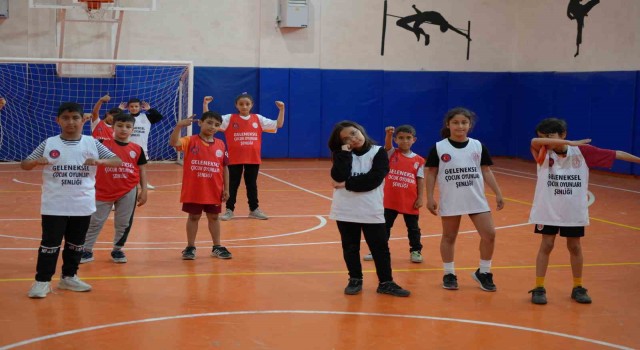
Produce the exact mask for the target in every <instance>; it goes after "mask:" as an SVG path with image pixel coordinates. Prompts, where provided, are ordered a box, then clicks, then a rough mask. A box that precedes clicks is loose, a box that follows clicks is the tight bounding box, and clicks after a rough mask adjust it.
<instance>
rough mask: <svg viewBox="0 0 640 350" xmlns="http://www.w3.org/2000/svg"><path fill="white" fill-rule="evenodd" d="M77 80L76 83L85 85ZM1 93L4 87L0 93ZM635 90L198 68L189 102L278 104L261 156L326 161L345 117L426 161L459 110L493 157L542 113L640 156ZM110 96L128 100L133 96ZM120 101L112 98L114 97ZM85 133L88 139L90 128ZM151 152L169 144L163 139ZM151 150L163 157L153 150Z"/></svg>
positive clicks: (485, 78)
mask: <svg viewBox="0 0 640 350" xmlns="http://www.w3.org/2000/svg"><path fill="white" fill-rule="evenodd" d="M16 69H20V68H18V67H17V66H16ZM123 75H126V74H123ZM81 80H83V79H78V78H75V80H73V81H74V82H75V83H78V84H83V82H82V81H81ZM54 83H55V84H54ZM85 83H86V82H85ZM56 84H57V85H56ZM60 84H63V83H62V81H61V80H60V79H58V78H55V79H54V81H52V84H46V85H44V86H42V87H44V88H46V89H49V91H50V94H54V95H55V94H58V95H60V94H62V95H64V94H65V91H67V90H68V89H65V88H64V86H62V85H60ZM94 84H95V83H94ZM124 85H127V84H124ZM2 86H3V82H2V81H0V90H3V89H4V88H2ZM638 86H640V72H637V71H621V72H616V71H613V72H583V73H555V72H542V73H527V72H504V73H503V72H500V73H491V72H408V71H382V70H329V69H293V68H292V69H288V68H231V67H196V69H195V86H194V95H193V104H194V113H196V114H201V113H202V99H203V97H204V96H206V95H212V96H214V101H213V103H212V104H211V105H210V106H209V107H210V109H211V110H214V111H218V112H221V113H233V112H234V111H235V107H234V99H235V97H236V96H237V95H238V94H240V93H242V92H248V93H250V94H251V95H253V96H254V98H255V107H254V109H253V111H254V112H255V113H260V114H262V115H264V116H266V117H268V118H272V119H275V118H276V116H277V114H278V109H277V108H276V106H275V104H274V101H276V100H282V101H284V102H285V104H286V116H285V125H284V128H282V129H280V130H279V131H278V133H277V134H265V135H264V137H263V140H264V141H263V148H262V154H263V157H264V158H326V157H329V151H328V149H327V146H326V141H327V137H328V135H329V133H330V131H331V129H332V126H333V125H334V124H335V123H336V122H338V121H340V120H343V119H351V120H355V121H357V122H358V123H361V124H362V125H363V126H364V127H365V128H366V129H367V131H368V133H369V134H370V136H371V137H373V138H374V139H375V140H377V141H378V142H379V143H382V142H383V141H384V127H385V126H387V125H395V126H398V125H400V124H411V125H413V126H415V127H416V130H417V134H418V141H417V142H416V144H415V145H414V151H415V152H416V153H418V154H421V155H423V156H424V155H426V154H427V153H428V151H429V149H430V148H431V147H432V145H433V144H434V143H435V142H436V141H438V140H439V139H440V137H439V132H440V129H441V127H442V117H443V115H444V113H445V112H446V111H447V110H448V109H449V108H452V107H455V106H465V107H468V108H470V109H472V110H473V111H475V112H476V113H477V115H478V123H477V125H476V126H475V128H474V130H473V131H472V133H471V136H472V137H474V138H478V139H479V140H481V141H482V142H483V143H484V144H485V145H486V146H487V147H488V148H489V150H490V152H491V154H492V155H496V156H512V157H518V158H523V159H531V155H530V153H529V140H530V139H531V137H533V136H534V129H535V125H536V124H537V123H538V122H539V121H540V120H541V119H542V118H545V117H548V116H556V117H559V118H563V119H565V120H567V122H568V124H569V133H568V138H569V139H583V138H591V139H593V142H592V143H593V145H595V146H598V147H603V148H610V149H616V150H623V151H627V152H630V153H633V154H640V123H638V122H637V121H638V120H640V110H639V108H638V101H639V100H640V89H638V88H637V87H638ZM37 88H39V87H34V89H37ZM169 88H170V87H169ZM4 90H7V89H4ZM7 91H8V90H7ZM0 92H2V91H0ZM102 93H103V92H102V91H96V92H95V93H93V95H91V96H83V98H84V100H83V101H79V102H81V103H83V104H84V107H85V109H86V111H87V112H88V111H89V109H90V108H91V106H92V104H93V102H94V101H95V100H97V99H98V98H99V97H100V96H101V94H102ZM114 93H115V94H116V95H117V94H120V95H122V96H128V95H129V94H130V93H131V92H127V91H120V92H114ZM58 95H56V96H57V97H56V98H54V99H53V100H56V101H57V100H60V101H62V100H74V97H73V96H58ZM116 95H113V94H112V96H113V97H114V98H115V100H116V101H118V100H120V99H118V98H119V97H118V96H116ZM122 96H121V97H122ZM145 98H149V97H145ZM30 103H32V104H33V106H31V107H29V106H10V107H12V108H22V107H24V108H25V110H24V111H23V114H24V115H30V116H31V118H33V119H41V122H39V123H38V126H37V127H38V128H39V129H42V128H44V129H46V130H47V131H48V132H47V134H49V135H54V134H56V133H58V132H59V129H58V127H57V125H56V124H55V123H54V122H53V120H52V118H51V115H53V114H55V106H45V105H43V103H45V102H43V101H40V102H39V101H35V100H34V101H30ZM174 118H175V116H173V115H167V118H165V120H163V123H173V120H175V119H174ZM3 119H4V120H3V122H2V125H3V130H2V131H3V132H4V135H5V137H4V140H3V141H2V144H1V146H2V147H0V159H9V158H7V154H14V153H16V152H14V151H15V149H16V147H18V148H20V149H19V152H17V153H19V156H20V157H25V156H26V155H28V154H29V152H30V151H31V150H32V149H33V148H35V146H37V143H39V141H41V140H32V144H30V143H29V142H24V143H19V144H16V143H13V144H9V143H10V140H9V139H8V138H7V137H6V136H8V135H12V134H20V133H24V127H25V126H24V125H18V124H16V123H13V122H12V121H11V120H8V119H7V118H3ZM45 121H46V122H45ZM172 127H173V126H172V125H166V128H169V129H170V128H172ZM86 128H87V130H86V133H88V125H87V126H86ZM169 129H168V130H169ZM195 131H196V132H197V127H196V130H195ZM39 134H43V133H39ZM151 136H152V137H153V136H154V135H153V134H152V135H151ZM220 137H222V134H220ZM156 147H169V146H168V145H167V144H166V143H165V142H161V143H159V144H158V146H156ZM22 148H24V149H22ZM156 151H161V150H152V152H151V153H153V152H156ZM9 152H12V153H9ZM152 155H153V154H152ZM16 160H18V159H16ZM613 171H615V172H619V173H624V174H635V175H640V166H637V165H633V164H631V163H626V162H617V163H616V164H615V166H614V168H613Z"/></svg>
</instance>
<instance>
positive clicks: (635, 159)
mask: <svg viewBox="0 0 640 350" xmlns="http://www.w3.org/2000/svg"><path fill="white" fill-rule="evenodd" d="M616 159H620V160H624V161H627V162H631V163H640V158H638V157H636V156H634V155H633V154H630V153H627V152H624V151H616Z"/></svg>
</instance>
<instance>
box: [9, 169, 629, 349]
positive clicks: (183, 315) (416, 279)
mask: <svg viewBox="0 0 640 350" xmlns="http://www.w3.org/2000/svg"><path fill="white" fill-rule="evenodd" d="M329 168H330V163H329V162H328V161H326V160H286V161H265V163H264V164H263V165H262V167H261V174H260V176H259V178H258V185H259V189H260V199H261V205H260V207H261V208H262V209H263V211H265V212H266V213H267V214H269V215H270V219H269V220H267V221H258V220H253V219H248V218H247V217H246V215H247V212H248V209H247V205H246V196H245V192H244V189H241V191H240V193H239V195H238V199H239V200H238V205H237V209H236V218H235V219H233V220H232V221H229V222H223V223H222V238H223V244H225V245H226V246H227V247H228V248H229V250H230V251H231V252H232V253H233V259H231V260H220V259H216V258H212V257H210V256H209V253H210V249H211V241H210V238H209V235H208V232H207V230H206V223H205V222H204V220H203V221H202V222H201V225H200V231H199V234H198V244H197V247H198V250H197V255H198V257H197V259H196V260H194V261H183V260H181V258H180V252H181V250H182V249H183V248H184V246H185V242H186V234H185V222H186V216H185V214H184V213H182V212H181V211H180V204H179V193H180V182H181V170H180V167H179V166H177V165H173V164H152V165H150V172H149V178H150V182H151V183H153V184H154V185H155V186H157V189H156V190H155V191H151V192H150V194H149V201H148V203H147V204H146V205H145V206H144V207H142V208H140V209H139V210H138V211H137V212H136V218H135V221H134V226H133V230H132V233H131V235H130V239H129V242H127V245H126V247H125V251H126V253H127V257H128V259H129V262H128V263H126V264H115V263H113V262H112V261H111V260H110V256H109V251H110V247H111V243H109V242H110V241H111V239H112V238H113V228H112V227H111V225H112V223H113V221H112V220H109V221H108V222H107V225H108V226H109V227H106V228H105V230H104V231H103V232H102V234H101V235H100V237H99V239H98V242H99V243H98V244H97V245H96V253H95V255H96V260H95V261H94V262H92V263H89V264H85V265H81V267H80V271H79V276H80V277H81V278H82V279H83V280H85V281H86V282H88V283H90V284H91V285H92V286H93V290H92V291H91V292H89V293H74V292H70V291H63V290H57V289H56V288H54V293H52V294H49V296H47V297H46V298H45V299H39V300H34V299H29V298H28V297H27V295H26V294H27V291H28V289H29V287H30V286H31V283H32V281H33V276H34V273H35V265H36V257H37V247H38V246H39V240H40V238H39V237H40V234H41V229H40V216H39V210H40V205H39V202H40V187H39V184H40V183H41V174H40V172H39V171H32V172H26V171H21V170H19V168H18V166H17V165H3V166H0V198H1V201H0V206H1V209H2V210H1V211H0V311H1V312H0V348H1V349H10V348H20V349H105V348H118V349H180V348H184V349H445V348H446V349H473V348H477V349H490V348H494V349H536V348H544V349H600V348H640V332H639V331H638V330H639V329H640V316H639V313H640V297H638V290H640V249H638V247H639V246H640V179H638V178H634V177H628V176H616V175H608V174H605V173H597V172H592V175H591V186H590V191H591V192H592V193H593V194H594V196H595V202H594V204H593V205H592V206H591V208H590V210H591V226H590V227H589V228H588V229H587V235H586V238H585V239H584V240H583V247H584V255H585V276H584V281H585V287H587V288H588V289H589V293H590V295H591V296H592V298H593V304H591V305H581V304H577V303H576V302H574V301H572V300H571V299H570V292H571V287H572V285H571V283H572V282H571V271H570V268H569V265H568V264H569V255H568V252H567V249H566V247H565V245H564V239H558V240H557V244H556V248H555V250H554V252H553V253H552V257H551V266H550V268H549V273H548V276H547V283H546V287H547V293H548V298H549V304H547V305H545V306H539V305H533V304H531V303H530V294H527V291H529V290H530V289H532V287H533V284H534V278H535V270H534V265H535V257H536V253H537V249H538V245H539V240H540V238H539V237H538V236H536V235H534V234H533V233H532V231H533V227H532V225H529V224H527V219H528V215H529V210H530V208H531V201H532V199H533V189H534V186H535V166H534V164H533V163H528V162H524V161H519V160H512V159H500V158H498V159H496V165H495V166H494V167H493V170H494V172H495V173H496V178H497V180H498V182H499V184H500V186H501V188H502V191H503V193H504V196H505V197H506V198H505V199H506V207H505V209H504V210H502V211H500V212H497V213H496V212H494V220H495V222H496V227H497V229H498V231H497V232H498V236H497V245H496V250H495V255H494V259H493V269H492V272H493V273H494V281H495V283H496V285H497V287H498V291H497V292H496V293H488V292H484V291H482V290H480V288H479V287H478V285H477V284H476V282H474V281H473V280H472V279H471V276H470V274H471V273H472V272H473V271H475V269H476V268H477V265H478V259H479V253H478V243H479V237H478V235H477V233H475V231H474V230H473V226H472V225H471V224H470V221H469V220H468V218H465V219H463V224H462V230H461V231H462V232H461V235H460V237H459V238H458V242H457V247H456V253H457V254H456V269H457V273H458V280H459V283H460V289H459V290H458V291H449V290H444V289H442V286H441V283H442V262H441V260H440V254H439V242H440V233H441V226H440V220H439V219H438V218H437V217H434V216H432V215H431V214H429V213H428V212H427V211H426V209H422V211H421V218H420V224H421V228H422V233H423V238H422V242H423V244H424V246H425V248H424V250H423V254H424V256H425V261H424V262H423V263H422V264H414V263H411V262H410V261H409V251H408V241H407V239H406V230H405V227H404V222H403V221H402V219H400V218H399V219H398V221H397V222H396V226H395V227H394V229H393V234H392V238H391V241H390V242H389V244H390V247H391V258H392V266H393V269H394V270H393V273H394V279H395V280H396V282H397V283H398V284H400V285H401V286H403V287H405V288H407V289H410V290H411V292H412V295H411V297H409V298H395V297H391V296H388V295H381V294H377V293H376V290H375V289H376V286H377V280H376V275H375V272H374V266H373V263H372V262H363V267H364V269H365V283H364V291H363V293H361V294H360V295H357V296H347V295H345V294H343V288H344V287H345V285H346V284H347V278H348V276H347V273H346V267H345V264H344V261H343V260H342V253H341V248H340V243H339V241H340V239H339V234H338V231H337V229H336V225H335V223H334V222H332V221H330V220H329V219H328V217H327V214H328V212H329V207H330V203H331V195H332V191H331V188H330V180H329ZM493 199H494V197H493V196H491V195H489V201H490V203H491V205H492V207H494V200H493ZM362 250H363V252H366V251H368V249H367V248H366V247H365V244H364V242H363V249H362ZM59 271H60V264H59V265H58V273H59ZM56 284H57V277H56V278H55V280H54V283H53V285H54V286H55V285H56Z"/></svg>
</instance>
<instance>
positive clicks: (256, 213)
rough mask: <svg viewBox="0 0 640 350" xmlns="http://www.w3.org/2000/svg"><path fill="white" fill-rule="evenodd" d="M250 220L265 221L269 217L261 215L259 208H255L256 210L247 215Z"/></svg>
mask: <svg viewBox="0 0 640 350" xmlns="http://www.w3.org/2000/svg"><path fill="white" fill-rule="evenodd" d="M249 217H250V218H254V219H258V220H267V219H268V218H269V217H268V216H267V214H265V213H263V212H262V210H260V208H256V210H254V211H252V212H250V213H249Z"/></svg>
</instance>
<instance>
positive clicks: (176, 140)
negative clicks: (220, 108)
mask: <svg viewBox="0 0 640 350" xmlns="http://www.w3.org/2000/svg"><path fill="white" fill-rule="evenodd" d="M195 116H196V115H195V114H194V115H192V116H190V117H189V118H186V119H182V120H179V121H178V122H177V123H176V127H175V128H174V129H173V132H172V133H171V136H169V145H171V146H172V147H180V146H182V143H181V142H180V131H181V130H182V128H183V127H185V126H189V125H191V123H193V122H194V121H195V120H194V119H193V117H195Z"/></svg>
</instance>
